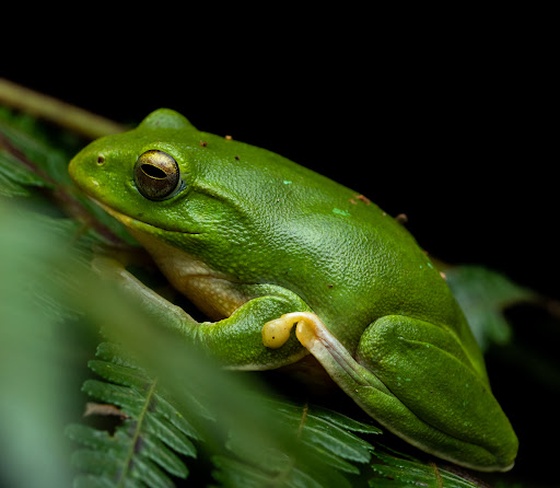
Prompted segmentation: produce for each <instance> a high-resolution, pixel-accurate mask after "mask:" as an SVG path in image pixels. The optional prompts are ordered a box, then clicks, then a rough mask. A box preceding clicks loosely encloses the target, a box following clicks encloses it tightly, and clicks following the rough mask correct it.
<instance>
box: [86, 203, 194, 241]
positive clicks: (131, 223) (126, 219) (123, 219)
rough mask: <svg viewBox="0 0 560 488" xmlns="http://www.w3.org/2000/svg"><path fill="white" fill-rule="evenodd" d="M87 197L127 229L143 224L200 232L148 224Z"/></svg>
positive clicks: (182, 232)
mask: <svg viewBox="0 0 560 488" xmlns="http://www.w3.org/2000/svg"><path fill="white" fill-rule="evenodd" d="M89 198H90V200H91V201H93V202H94V203H95V204H96V205H98V206H100V207H101V208H102V209H103V210H105V212H107V213H108V214H109V215H111V216H112V217H114V218H115V219H117V220H118V221H119V222H120V223H122V224H123V225H124V226H125V227H127V228H129V229H135V230H136V229H138V227H142V226H145V227H146V228H149V229H158V230H163V231H165V232H173V233H176V234H189V235H196V234H201V232H185V231H183V230H179V229H176V228H172V227H165V226H161V225H160V226H157V227H156V226H155V225H153V224H150V223H149V222H145V221H144V220H140V219H135V218H134V217H130V216H129V215H126V214H123V213H121V212H119V211H117V210H115V209H114V208H111V207H109V206H107V205H105V204H104V203H102V202H100V201H99V200H96V199H95V198H93V197H89ZM140 230H141V229H140Z"/></svg>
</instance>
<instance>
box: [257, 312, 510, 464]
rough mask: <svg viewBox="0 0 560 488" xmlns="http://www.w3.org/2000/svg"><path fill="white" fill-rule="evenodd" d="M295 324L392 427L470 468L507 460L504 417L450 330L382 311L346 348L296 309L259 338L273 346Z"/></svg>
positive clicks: (351, 390) (335, 374)
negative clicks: (354, 348)
mask: <svg viewBox="0 0 560 488" xmlns="http://www.w3.org/2000/svg"><path fill="white" fill-rule="evenodd" d="M282 324H283V326H284V329H283V327H282ZM294 324H295V325H296V335H297V338H298V339H299V341H300V342H301V343H302V344H303V345H304V346H305V348H306V349H308V350H309V352H310V353H311V354H313V356H315V358H316V359H317V360H318V361H319V362H320V363H321V364H322V365H323V367H324V368H325V369H326V371H327V372H328V373H329V375H330V376H331V377H332V378H333V379H334V380H335V381H336V382H337V383H338V385H339V386H340V387H341V388H342V389H343V390H344V391H346V393H347V394H348V395H349V396H350V397H352V398H353V399H354V400H355V401H356V402H357V403H358V404H359V405H360V406H361V407H362V408H363V409H364V410H365V411H366V412H367V413H368V414H369V415H371V416H372V417H373V418H375V419H376V420H378V421H379V422H380V423H381V424H382V425H384V426H385V427H386V428H387V429H389V430H390V431H392V432H393V433H395V434H397V435H398V436H400V437H402V438H403V439H405V440H407V441H408V442H409V443H411V444H413V445H415V446H417V447H418V448H420V449H422V450H424V451H426V452H429V453H431V454H435V455H437V456H439V457H441V458H443V459H447V460H449V461H452V462H455V463H457V464H460V465H463V466H467V467H471V468H474V469H479V470H488V471H490V470H507V469H509V468H510V467H511V465H512V464H513V459H514V457H515V454H516V451H517V439H516V437H515V434H514V433H513V430H512V428H511V425H510V423H509V421H508V419H507V418H506V416H505V415H504V413H503V411H502V410H501V408H500V406H499V404H498V402H497V401H496V400H495V398H494V396H493V395H492V393H491V391H490V388H489V386H488V382H487V379H486V377H485V375H484V374H482V375H481V374H480V371H479V369H478V368H476V367H473V365H472V364H471V363H470V360H469V358H468V355H467V353H466V352H465V350H464V348H463V347H461V343H460V341H459V340H458V339H457V338H456V337H455V335H454V334H453V333H452V332H450V331H448V330H446V329H445V328H444V327H440V326H437V325H433V324H430V323H427V322H423V321H420V320H417V319H413V318H409V317H404V316H398V315H395V316H387V317H382V318H380V319H378V320H377V321H375V322H374V323H373V324H371V325H370V326H369V327H368V328H367V329H366V330H365V331H364V333H363V335H362V337H361V340H360V343H359V345H358V348H357V351H356V354H355V355H354V356H353V355H352V354H351V353H350V352H349V351H348V350H347V349H346V348H345V347H344V346H343V345H342V344H341V343H340V342H339V341H338V340H337V339H336V337H334V336H333V334H332V333H331V332H330V331H329V330H328V329H327V328H326V326H325V325H324V324H323V323H322V322H321V320H320V319H319V317H317V316H316V315H315V314H312V313H297V312H296V313H290V314H287V315H285V316H283V317H281V318H280V319H276V320H275V321H272V322H271V323H269V324H266V325H265V327H264V328H263V341H264V342H265V343H268V345H269V347H271V346H272V347H279V345H280V344H277V343H275V342H274V341H271V338H272V336H276V335H278V331H281V332H282V333H283V334H284V336H285V334H286V331H285V329H288V328H290V327H292V326H293V325H294ZM280 342H281V341H280Z"/></svg>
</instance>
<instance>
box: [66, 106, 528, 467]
mask: <svg viewBox="0 0 560 488" xmlns="http://www.w3.org/2000/svg"><path fill="white" fill-rule="evenodd" d="M70 174H71V176H72V178H73V180H74V181H75V182H76V183H77V185H78V186H79V187H80V188H81V190H82V191H83V192H85V193H86V194H87V195H88V196H89V197H91V198H92V199H94V200H95V201H96V202H97V203H99V204H100V205H101V206H102V207H103V208H104V209H105V210H106V211H107V212H109V213H110V214H111V215H112V216H114V217H115V218H116V219H118V220H119V221H120V222H122V223H123V224H124V225H125V226H126V228H127V229H128V231H129V232H130V233H131V234H132V236H133V237H134V238H136V239H137V240H138V242H139V243H140V244H141V245H142V246H144V247H145V249H146V250H147V251H148V252H149V253H150V254H151V255H152V256H153V258H154V260H155V262H156V263H157V265H158V267H159V268H160V269H161V271H162V272H163V274H164V275H165V276H166V277H167V278H168V280H169V281H170V282H171V283H172V284H173V285H174V287H175V288H176V289H177V290H178V291H180V292H181V293H182V294H184V295H185V296H186V297H187V298H188V299H189V300H190V301H192V303H193V304H195V305H196V307H197V308H199V309H200V310H201V311H202V312H203V313H204V314H205V315H206V316H207V317H208V318H209V321H208V322H201V323H197V322H194V320H193V319H192V317H190V316H189V315H187V314H186V313H185V312H183V311H182V310H181V309H179V308H178V307H177V306H175V305H172V304H171V303H169V302H167V301H166V300H164V299H163V298H162V297H160V296H159V295H157V294H155V292H151V290H149V289H148V288H147V287H146V288H145V289H144V290H143V293H142V294H143V296H144V299H145V300H151V301H152V302H153V303H152V304H151V306H153V307H155V308H159V309H160V310H159V313H160V314H161V315H163V316H166V315H167V316H168V317H169V321H170V323H173V324H175V326H176V327H177V328H179V329H180V330H181V331H182V333H183V334H186V335H188V336H190V337H191V338H192V339H193V340H194V341H195V343H196V344H198V346H199V347H201V348H204V349H205V350H207V351H210V352H211V353H212V354H214V355H215V356H217V357H218V359H219V360H220V361H221V362H222V363H223V364H224V365H225V366H227V367H229V368H237V369H244V370H264V369H271V368H278V367H281V366H285V365H288V364H292V363H295V362H297V361H300V360H302V359H303V358H304V357H306V356H308V355H312V356H313V357H314V358H315V359H316V360H317V361H318V363H319V364H320V365H321V367H322V368H324V370H325V371H326V372H327V373H328V374H329V375H330V377H331V378H332V379H333V380H334V382H336V384H338V385H339V387H340V388H342V389H343V390H344V391H345V392H346V393H347V394H348V395H349V396H350V397H351V398H352V399H353V400H354V401H355V402H356V403H357V404H358V405H360V407H361V408H362V409H363V410H365V411H366V412H367V413H368V414H369V415H370V416H371V417H373V418H374V419H376V420H377V421H378V422H379V423H380V424H382V425H383V426H385V427H386V428H387V429H388V430H390V431H392V432H393V433H395V434H396V435H398V436H400V437H401V438H403V439H405V440H406V441H408V442H409V443H410V444H413V445H414V446H416V447H418V448H420V449H422V450H424V451H426V452H428V453H431V454H434V455H436V456H439V457H440V458H443V459H446V460H449V461H452V462H454V463H457V464H459V465H462V466H466V467H469V468H473V469H477V470H483V471H492V470H501V471H505V470H508V469H509V468H511V466H512V465H513V462H514V459H515V456H516V453H517V438H516V436H515V433H514V431H513V430H512V427H511V425H510V422H509V421H508V419H507V417H506V416H505V414H504V412H503V411H502V408H501V407H500V405H499V404H498V402H497V401H496V399H495V397H494V396H493V394H492V391H491V388H490V385H489V382H488V377H487V374H486V370H485V365H484V361H483V357H482V354H481V351H480V349H479V347H478V345H477V343H476V341H475V339H474V337H473V334H472V332H471V330H470V328H469V325H468V324H467V322H466V320H465V317H464V315H463V313H462V311H461V310H460V308H459V306H458V305H457V303H456V301H455V299H454V297H453V295H452V294H451V292H450V290H449V288H448V286H447V284H446V282H445V279H444V278H443V277H442V276H441V274H440V273H439V272H438V270H437V269H435V268H434V265H433V264H432V263H431V262H430V259H429V257H428V256H427V255H426V253H425V252H424V251H423V250H422V249H421V248H420V247H419V246H418V244H417V243H416V241H415V240H414V239H413V238H412V237H411V235H410V234H409V233H408V231H407V230H406V229H405V228H404V227H403V225H402V224H401V223H400V222H398V221H397V220H396V219H394V218H392V217H391V216H389V215H387V214H386V213H385V212H383V211H382V210H380V209H379V207H377V206H376V205H375V204H374V203H372V202H370V201H369V200H368V199H367V198H365V197H363V196H361V195H358V194H357V193H356V192H354V191H352V190H350V189H348V188H346V187H344V186H342V185H340V184H338V183H335V182H334V181H332V180H330V179H328V178H326V177H324V176H321V175H319V174H317V173H315V172H313V171H311V170H309V169H306V168H304V167H302V166H299V165H297V164H295V163H293V162H292V161H289V160H288V159H286V158H284V157H282V156H279V155H277V154H274V153H272V152H269V151H267V150H264V149H260V148H257V147H254V146H251V145H248V144H244V143H241V142H238V141H235V140H232V139H231V138H228V137H219V136H215V135H212V134H208V133H205V132H200V131H198V130H197V129H195V127H193V126H192V125H191V123H190V122H189V121H188V120H187V119H185V118H184V117H183V116H182V115H180V114H178V113H176V112H174V111H172V110H169V109H160V110H157V111H155V112H153V113H151V114H150V115H149V116H148V117H147V118H146V119H144V121H143V122H142V123H141V124H140V125H139V126H138V127H137V128H136V129H134V130H131V131H129V132H125V133H122V134H117V135H111V136H107V137H104V138H101V139H98V140H96V141H94V142H92V143H91V144H90V145H88V146H87V147H86V148H85V149H83V150H82V151H81V152H80V153H79V154H78V155H77V156H76V157H75V158H74V159H73V160H72V161H71V163H70Z"/></svg>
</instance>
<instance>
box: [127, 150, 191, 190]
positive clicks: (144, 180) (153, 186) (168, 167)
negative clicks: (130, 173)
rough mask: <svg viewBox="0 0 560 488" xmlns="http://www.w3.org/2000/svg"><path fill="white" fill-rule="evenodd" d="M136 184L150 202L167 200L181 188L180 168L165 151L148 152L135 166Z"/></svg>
mask: <svg viewBox="0 0 560 488" xmlns="http://www.w3.org/2000/svg"><path fill="white" fill-rule="evenodd" d="M134 182H135V183H136V187H137V188H138V191H139V192H140V193H141V194H142V195H143V196H144V197H146V198H148V199H149V200H165V199H166V198H169V197H171V196H173V195H174V194H175V193H176V191H177V190H178V189H180V188H181V178H180V172H179V166H178V164H177V162H176V161H175V159H173V158H172V157H171V156H170V155H169V154H167V153H165V152H163V151H158V150H156V149H152V150H150V151H146V152H145V153H143V154H141V155H140V157H139V158H138V161H136V164H135V165H134Z"/></svg>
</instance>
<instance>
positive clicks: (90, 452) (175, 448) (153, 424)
mask: <svg viewBox="0 0 560 488" xmlns="http://www.w3.org/2000/svg"><path fill="white" fill-rule="evenodd" d="M97 355H98V357H102V358H107V357H112V358H113V359H114V360H115V362H109V361H107V360H106V359H96V360H93V361H90V363H89V367H90V368H91V369H92V370H93V371H95V372H96V373H97V374H98V375H99V376H101V378H103V379H104V380H106V381H101V380H96V379H90V380H87V381H85V383H84V386H83V390H84V391H85V392H86V393H87V394H88V395H89V396H91V397H92V398H94V399H96V400H98V401H102V402H104V403H107V404H111V405H114V406H117V407H118V408H119V412H120V414H121V415H122V417H123V418H124V421H123V422H122V423H121V424H120V425H118V426H117V427H116V429H115V432H114V433H113V434H110V433H109V432H107V431H101V430H98V429H96V428H93V427H89V426H85V425H79V424H74V425H70V426H68V427H67V430H66V433H67V435H68V436H69V437H70V438H71V439H73V440H74V441H76V442H78V443H80V444H82V445H83V446H85V449H80V450H78V451H76V452H75V453H74V454H73V463H74V465H75V466H76V467H77V468H78V469H79V470H80V471H81V472H83V473H87V474H88V475H89V476H86V477H83V476H82V477H81V481H80V483H81V484H82V486H97V485H96V483H105V482H109V483H114V486H128V485H129V484H130V483H132V486H134V483H136V482H140V480H141V482H142V483H143V484H144V485H146V486H150V487H173V486H175V484H174V482H173V480H172V478H171V477H176V478H186V477H187V476H188V473H189V471H188V469H187V467H186V465H185V463H184V461H183V460H182V459H181V458H180V457H179V455H182V456H190V457H196V448H195V446H194V444H193V442H192V441H191V439H197V438H198V434H197V433H196V431H195V429H194V427H193V426H192V425H191V424H190V423H189V422H188V421H187V420H186V419H185V418H184V417H182V416H181V414H180V413H179V412H178V411H176V410H175V409H173V407H172V406H171V404H170V403H169V402H168V401H167V400H165V399H164V398H163V397H162V396H161V395H160V393H159V392H158V387H157V383H158V382H157V379H152V378H150V377H149V376H148V375H147V374H146V373H145V372H144V371H143V370H142V369H140V368H139V367H137V366H136V365H134V364H133V363H132V362H129V361H127V360H125V359H124V357H125V356H124V355H117V354H115V348H114V346H113V345H110V344H107V343H103V344H101V345H100V347H99V348H98V353H97ZM117 361H118V362H117ZM119 362H120V364H119ZM86 482H87V484H83V483H86ZM89 483H94V484H93V485H90V484H89ZM100 486H103V485H100ZM111 486H113V485H111Z"/></svg>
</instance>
